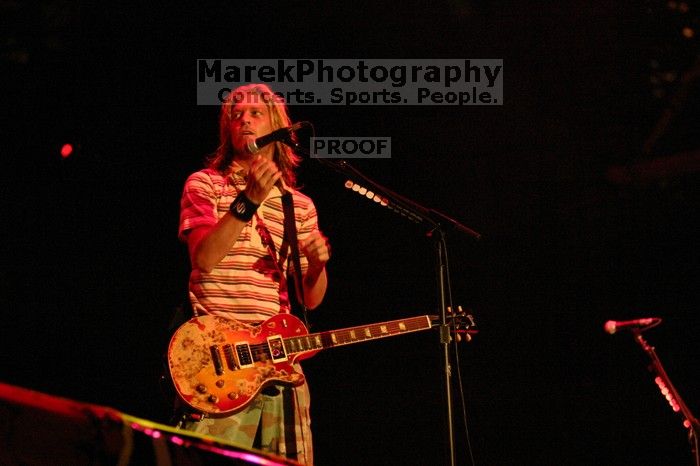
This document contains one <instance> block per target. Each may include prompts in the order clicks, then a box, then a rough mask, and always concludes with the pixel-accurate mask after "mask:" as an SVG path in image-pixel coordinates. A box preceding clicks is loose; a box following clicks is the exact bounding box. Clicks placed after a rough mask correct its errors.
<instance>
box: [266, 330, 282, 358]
mask: <svg viewBox="0 0 700 466" xmlns="http://www.w3.org/2000/svg"><path fill="white" fill-rule="evenodd" d="M267 346H268V348H270V356H271V357H272V362H280V361H286V360H287V352H286V351H285V349H284V341H283V340H282V337H281V336H280V335H275V336H272V337H267Z"/></svg>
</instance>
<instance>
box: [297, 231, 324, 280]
mask: <svg viewBox="0 0 700 466" xmlns="http://www.w3.org/2000/svg"><path fill="white" fill-rule="evenodd" d="M299 251H300V252H301V253H302V254H303V255H304V256H306V258H307V260H308V261H309V271H311V272H312V273H313V272H315V273H319V272H320V271H321V270H322V269H323V267H325V265H326V262H328V260H329V259H330V258H331V246H330V244H329V243H328V238H326V237H325V236H323V234H321V232H320V231H318V230H316V231H313V232H312V233H311V234H310V235H309V236H308V237H307V238H306V239H304V240H303V241H299ZM307 273H308V272H307Z"/></svg>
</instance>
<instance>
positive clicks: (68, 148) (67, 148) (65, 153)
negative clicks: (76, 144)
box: [61, 144, 73, 159]
mask: <svg viewBox="0 0 700 466" xmlns="http://www.w3.org/2000/svg"><path fill="white" fill-rule="evenodd" d="M72 153H73V145H72V144H63V146H62V147H61V157H63V158H64V159H65V158H68V157H70V155H71V154H72Z"/></svg>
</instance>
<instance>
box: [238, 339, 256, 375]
mask: <svg viewBox="0 0 700 466" xmlns="http://www.w3.org/2000/svg"><path fill="white" fill-rule="evenodd" d="M235 348H236V356H237V357H238V366H239V367H240V368H241V369H243V368H244V367H253V354H252V353H251V352H250V345H249V344H248V342H245V341H243V342H240V343H236V344H235Z"/></svg>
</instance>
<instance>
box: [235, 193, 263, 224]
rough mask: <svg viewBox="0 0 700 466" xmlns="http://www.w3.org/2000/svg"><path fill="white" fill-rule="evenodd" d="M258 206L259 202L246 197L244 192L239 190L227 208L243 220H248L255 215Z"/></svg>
mask: <svg viewBox="0 0 700 466" xmlns="http://www.w3.org/2000/svg"><path fill="white" fill-rule="evenodd" d="M258 207H260V205H259V204H256V203H255V202H253V201H251V200H250V199H248V196H246V195H245V193H244V192H241V193H240V194H239V195H238V196H236V199H234V200H233V202H232V203H231V205H230V206H229V208H228V210H229V212H231V215H233V216H234V217H236V218H237V219H239V220H242V221H244V222H248V221H250V219H251V218H253V215H255V211H256V210H258Z"/></svg>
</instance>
